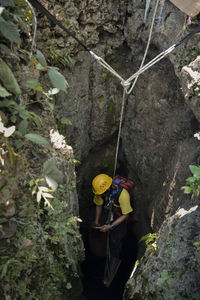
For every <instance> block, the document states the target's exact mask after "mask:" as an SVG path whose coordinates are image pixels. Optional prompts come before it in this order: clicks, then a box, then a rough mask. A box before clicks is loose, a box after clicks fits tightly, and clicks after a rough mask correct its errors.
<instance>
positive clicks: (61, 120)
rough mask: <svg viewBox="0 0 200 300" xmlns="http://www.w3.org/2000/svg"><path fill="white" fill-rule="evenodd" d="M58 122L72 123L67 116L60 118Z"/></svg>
mask: <svg viewBox="0 0 200 300" xmlns="http://www.w3.org/2000/svg"><path fill="white" fill-rule="evenodd" d="M60 122H61V124H66V125H72V122H71V121H70V120H68V119H67V118H61V119H60Z"/></svg>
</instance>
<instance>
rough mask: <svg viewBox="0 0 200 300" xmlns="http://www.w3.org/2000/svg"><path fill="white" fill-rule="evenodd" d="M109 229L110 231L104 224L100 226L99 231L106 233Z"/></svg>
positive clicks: (108, 226)
mask: <svg viewBox="0 0 200 300" xmlns="http://www.w3.org/2000/svg"><path fill="white" fill-rule="evenodd" d="M111 229H112V227H111V225H109V224H105V225H103V226H101V228H100V231H101V232H107V231H109V230H111Z"/></svg>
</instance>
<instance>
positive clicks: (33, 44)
mask: <svg viewBox="0 0 200 300" xmlns="http://www.w3.org/2000/svg"><path fill="white" fill-rule="evenodd" d="M25 2H26V3H27V4H28V6H29V8H30V9H31V11H32V14H33V20H34V24H33V26H34V31H33V39H32V46H31V53H30V57H31V56H32V54H33V48H34V46H35V38H36V31H37V17H36V14H35V11H34V9H33V7H32V5H31V4H30V3H29V1H28V0H25Z"/></svg>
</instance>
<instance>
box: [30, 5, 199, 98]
mask: <svg viewBox="0 0 200 300" xmlns="http://www.w3.org/2000/svg"><path fill="white" fill-rule="evenodd" d="M27 2H28V1H27ZM29 2H31V4H32V5H33V6H34V7H35V8H37V9H39V10H40V11H41V12H42V13H43V14H44V15H46V16H47V18H48V19H49V20H50V21H51V22H53V23H54V24H56V25H58V26H59V27H60V28H62V29H63V30H64V31H65V32H67V34H68V35H70V36H71V37H73V38H74V39H75V40H76V41H77V42H78V43H79V44H80V45H81V46H82V47H83V48H84V49H85V50H86V51H88V52H89V53H90V54H91V55H92V56H93V57H94V58H95V59H96V60H97V61H98V62H99V63H100V64H101V65H102V66H103V67H104V68H106V69H107V70H108V71H109V72H111V73H112V74H113V75H114V76H116V77H117V78H118V79H119V80H120V81H121V84H122V86H123V88H124V89H125V91H126V93H127V94H130V93H131V91H132V89H133V87H134V85H135V83H136V81H135V82H134V83H133V84H132V86H131V88H130V89H129V87H130V84H131V81H132V80H133V79H135V78H136V77H138V76H139V75H140V74H142V73H143V72H145V71H146V70H147V69H149V68H150V67H152V66H153V65H154V64H155V63H157V62H158V61H159V60H161V59H162V58H164V57H165V56H166V55H167V54H169V53H170V52H172V51H173V50H174V49H175V48H176V47H177V46H179V45H180V44H182V43H183V42H184V41H185V40H186V39H188V38H190V37H191V36H192V35H194V34H195V33H197V32H199V31H200V26H198V27H197V28H195V29H194V30H193V31H192V32H190V33H189V34H188V35H186V36H185V37H184V38H183V39H182V40H181V41H179V42H178V43H176V44H174V45H172V46H171V47H170V48H168V49H167V50H165V51H163V52H162V53H160V54H159V55H158V56H156V57H155V58H154V59H152V60H151V61H150V62H149V63H148V64H146V65H145V66H144V67H142V68H140V69H139V70H138V71H137V72H136V73H135V74H133V75H132V76H131V77H129V78H128V79H127V80H124V79H123V78H122V77H121V76H120V75H119V74H118V73H117V72H116V71H115V70H114V69H113V68H112V67H111V66H110V65H109V64H107V63H106V62H105V60H103V59H102V58H101V57H99V56H98V55H96V54H95V53H94V52H93V51H91V50H90V49H89V48H88V47H87V46H86V45H85V44H84V43H82V42H81V41H80V40H79V39H78V38H77V37H76V36H75V35H74V34H73V33H71V32H70V31H69V30H68V29H67V28H66V27H65V26H63V25H62V23H61V22H59V21H58V20H57V19H56V18H55V17H54V16H53V15H52V14H51V13H50V12H49V11H48V10H47V9H46V8H45V7H44V6H42V4H41V3H40V2H39V1H37V0H29ZM157 6H158V1H157V3H156V10H157ZM156 10H155V12H156ZM152 24H153V22H152ZM150 35H151V31H150ZM149 43H150V38H149V41H148V44H147V47H146V51H145V52H147V50H148V47H149ZM145 58H146V54H145V56H144V59H143V60H144V61H145ZM144 61H143V62H142V64H141V66H142V65H143V63H144Z"/></svg>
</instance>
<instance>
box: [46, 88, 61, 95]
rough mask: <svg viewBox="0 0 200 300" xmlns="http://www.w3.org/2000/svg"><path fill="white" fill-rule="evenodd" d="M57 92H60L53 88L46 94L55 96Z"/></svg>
mask: <svg viewBox="0 0 200 300" xmlns="http://www.w3.org/2000/svg"><path fill="white" fill-rule="evenodd" d="M59 92H60V90H59V89H57V88H53V89H50V90H49V91H48V94H49V95H56V94H58V93H59Z"/></svg>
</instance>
